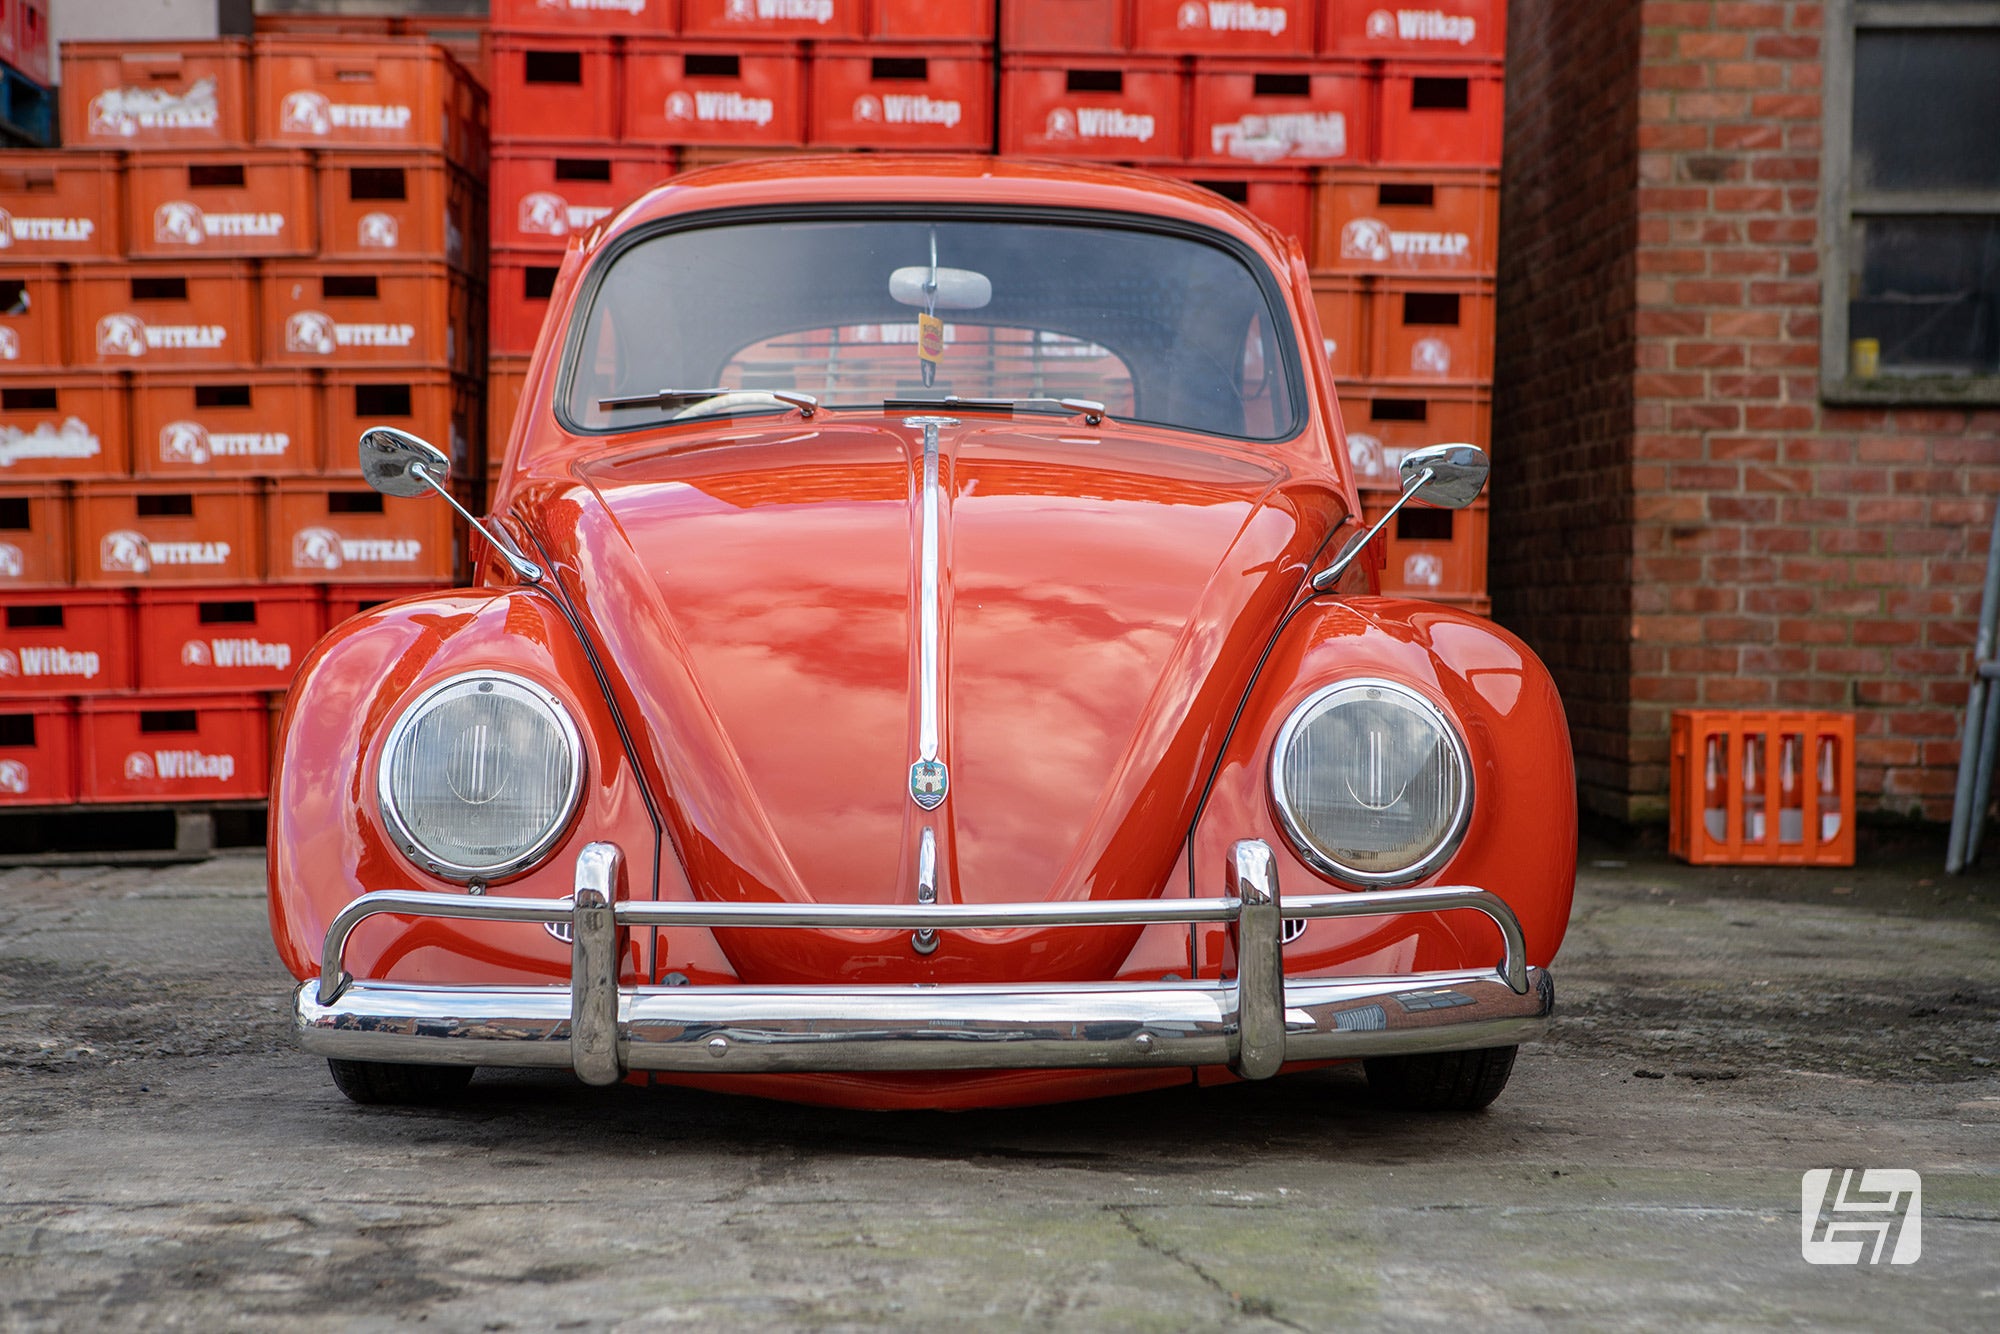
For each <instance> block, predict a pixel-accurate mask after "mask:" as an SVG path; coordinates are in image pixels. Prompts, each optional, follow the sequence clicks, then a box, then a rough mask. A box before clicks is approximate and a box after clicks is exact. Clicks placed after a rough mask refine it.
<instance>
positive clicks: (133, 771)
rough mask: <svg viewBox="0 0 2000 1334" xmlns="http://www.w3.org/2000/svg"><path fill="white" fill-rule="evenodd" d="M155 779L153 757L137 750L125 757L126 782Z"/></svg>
mask: <svg viewBox="0 0 2000 1334" xmlns="http://www.w3.org/2000/svg"><path fill="white" fill-rule="evenodd" d="M153 777H155V775H154V773H153V757H152V756H151V755H148V754H147V753H146V752H145V751H143V750H135V751H133V752H132V753H131V754H130V755H127V756H126V757H125V781H127V782H128V783H129V782H138V781H144V780H149V779H152V778H153Z"/></svg>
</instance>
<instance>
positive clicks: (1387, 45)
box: [1319, 0, 1507, 60]
mask: <svg viewBox="0 0 2000 1334" xmlns="http://www.w3.org/2000/svg"><path fill="white" fill-rule="evenodd" d="M1319 49H1320V50H1322V51H1324V52H1326V53H1328V54H1329V55H1342V56H1367V57H1383V56H1386V57H1390V58H1393V59H1399V60H1407V59H1410V58H1411V57H1417V58H1419V59H1421V58H1424V57H1433V58H1437V59H1444V60H1465V59H1468V58H1479V57H1487V56H1490V57H1493V58H1494V59H1498V58H1499V57H1500V56H1502V55H1504V54H1506V50H1507V0H1423V2H1422V4H1420V5H1417V4H1412V5H1409V6H1407V7H1404V8H1397V7H1392V6H1389V5H1385V4H1383V3H1382V0H1320V16H1319Z"/></svg>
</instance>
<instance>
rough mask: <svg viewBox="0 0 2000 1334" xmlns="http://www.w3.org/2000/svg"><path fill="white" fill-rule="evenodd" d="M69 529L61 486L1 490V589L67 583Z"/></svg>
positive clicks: (29, 485)
mask: <svg viewBox="0 0 2000 1334" xmlns="http://www.w3.org/2000/svg"><path fill="white" fill-rule="evenodd" d="M69 528H70V502H69V495H68V493H67V492H66V491H65V489H64V487H63V484H62V483H61V482H39V483H36V482H20V483H16V484H14V485H12V486H0V589H10V588H49V587H61V586H63V585H65V584H67V583H69Z"/></svg>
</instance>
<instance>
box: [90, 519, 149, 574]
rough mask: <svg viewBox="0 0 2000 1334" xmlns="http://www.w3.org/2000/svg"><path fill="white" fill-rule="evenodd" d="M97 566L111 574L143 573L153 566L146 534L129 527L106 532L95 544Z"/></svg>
mask: <svg viewBox="0 0 2000 1334" xmlns="http://www.w3.org/2000/svg"><path fill="white" fill-rule="evenodd" d="M97 564H98V568H100V569H102V570H105V571H107V572H109V573H112V574H145V573H147V572H149V571H150V570H151V569H152V568H153V557H152V553H151V552H150V551H149V550H148V549H147V543H146V535H145V534H144V533H135V532H133V531H132V530H131V529H129V528H119V529H116V530H114V531H112V532H109V533H106V534H105V535H104V537H103V539H102V540H100V541H99V542H98V544H97Z"/></svg>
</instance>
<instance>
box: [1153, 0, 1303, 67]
mask: <svg viewBox="0 0 2000 1334" xmlns="http://www.w3.org/2000/svg"><path fill="white" fill-rule="evenodd" d="M1319 3H1320V0H1256V3H1254V4H1208V3H1205V2H1204V0H1132V49H1133V50H1135V51H1145V52H1148V53H1156V54H1159V55H1173V56H1183V55H1185V56H1239V55H1240V56H1310V55H1311V54H1312V53H1313V11H1314V10H1315V9H1316V8H1317V7H1318V5H1319Z"/></svg>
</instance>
